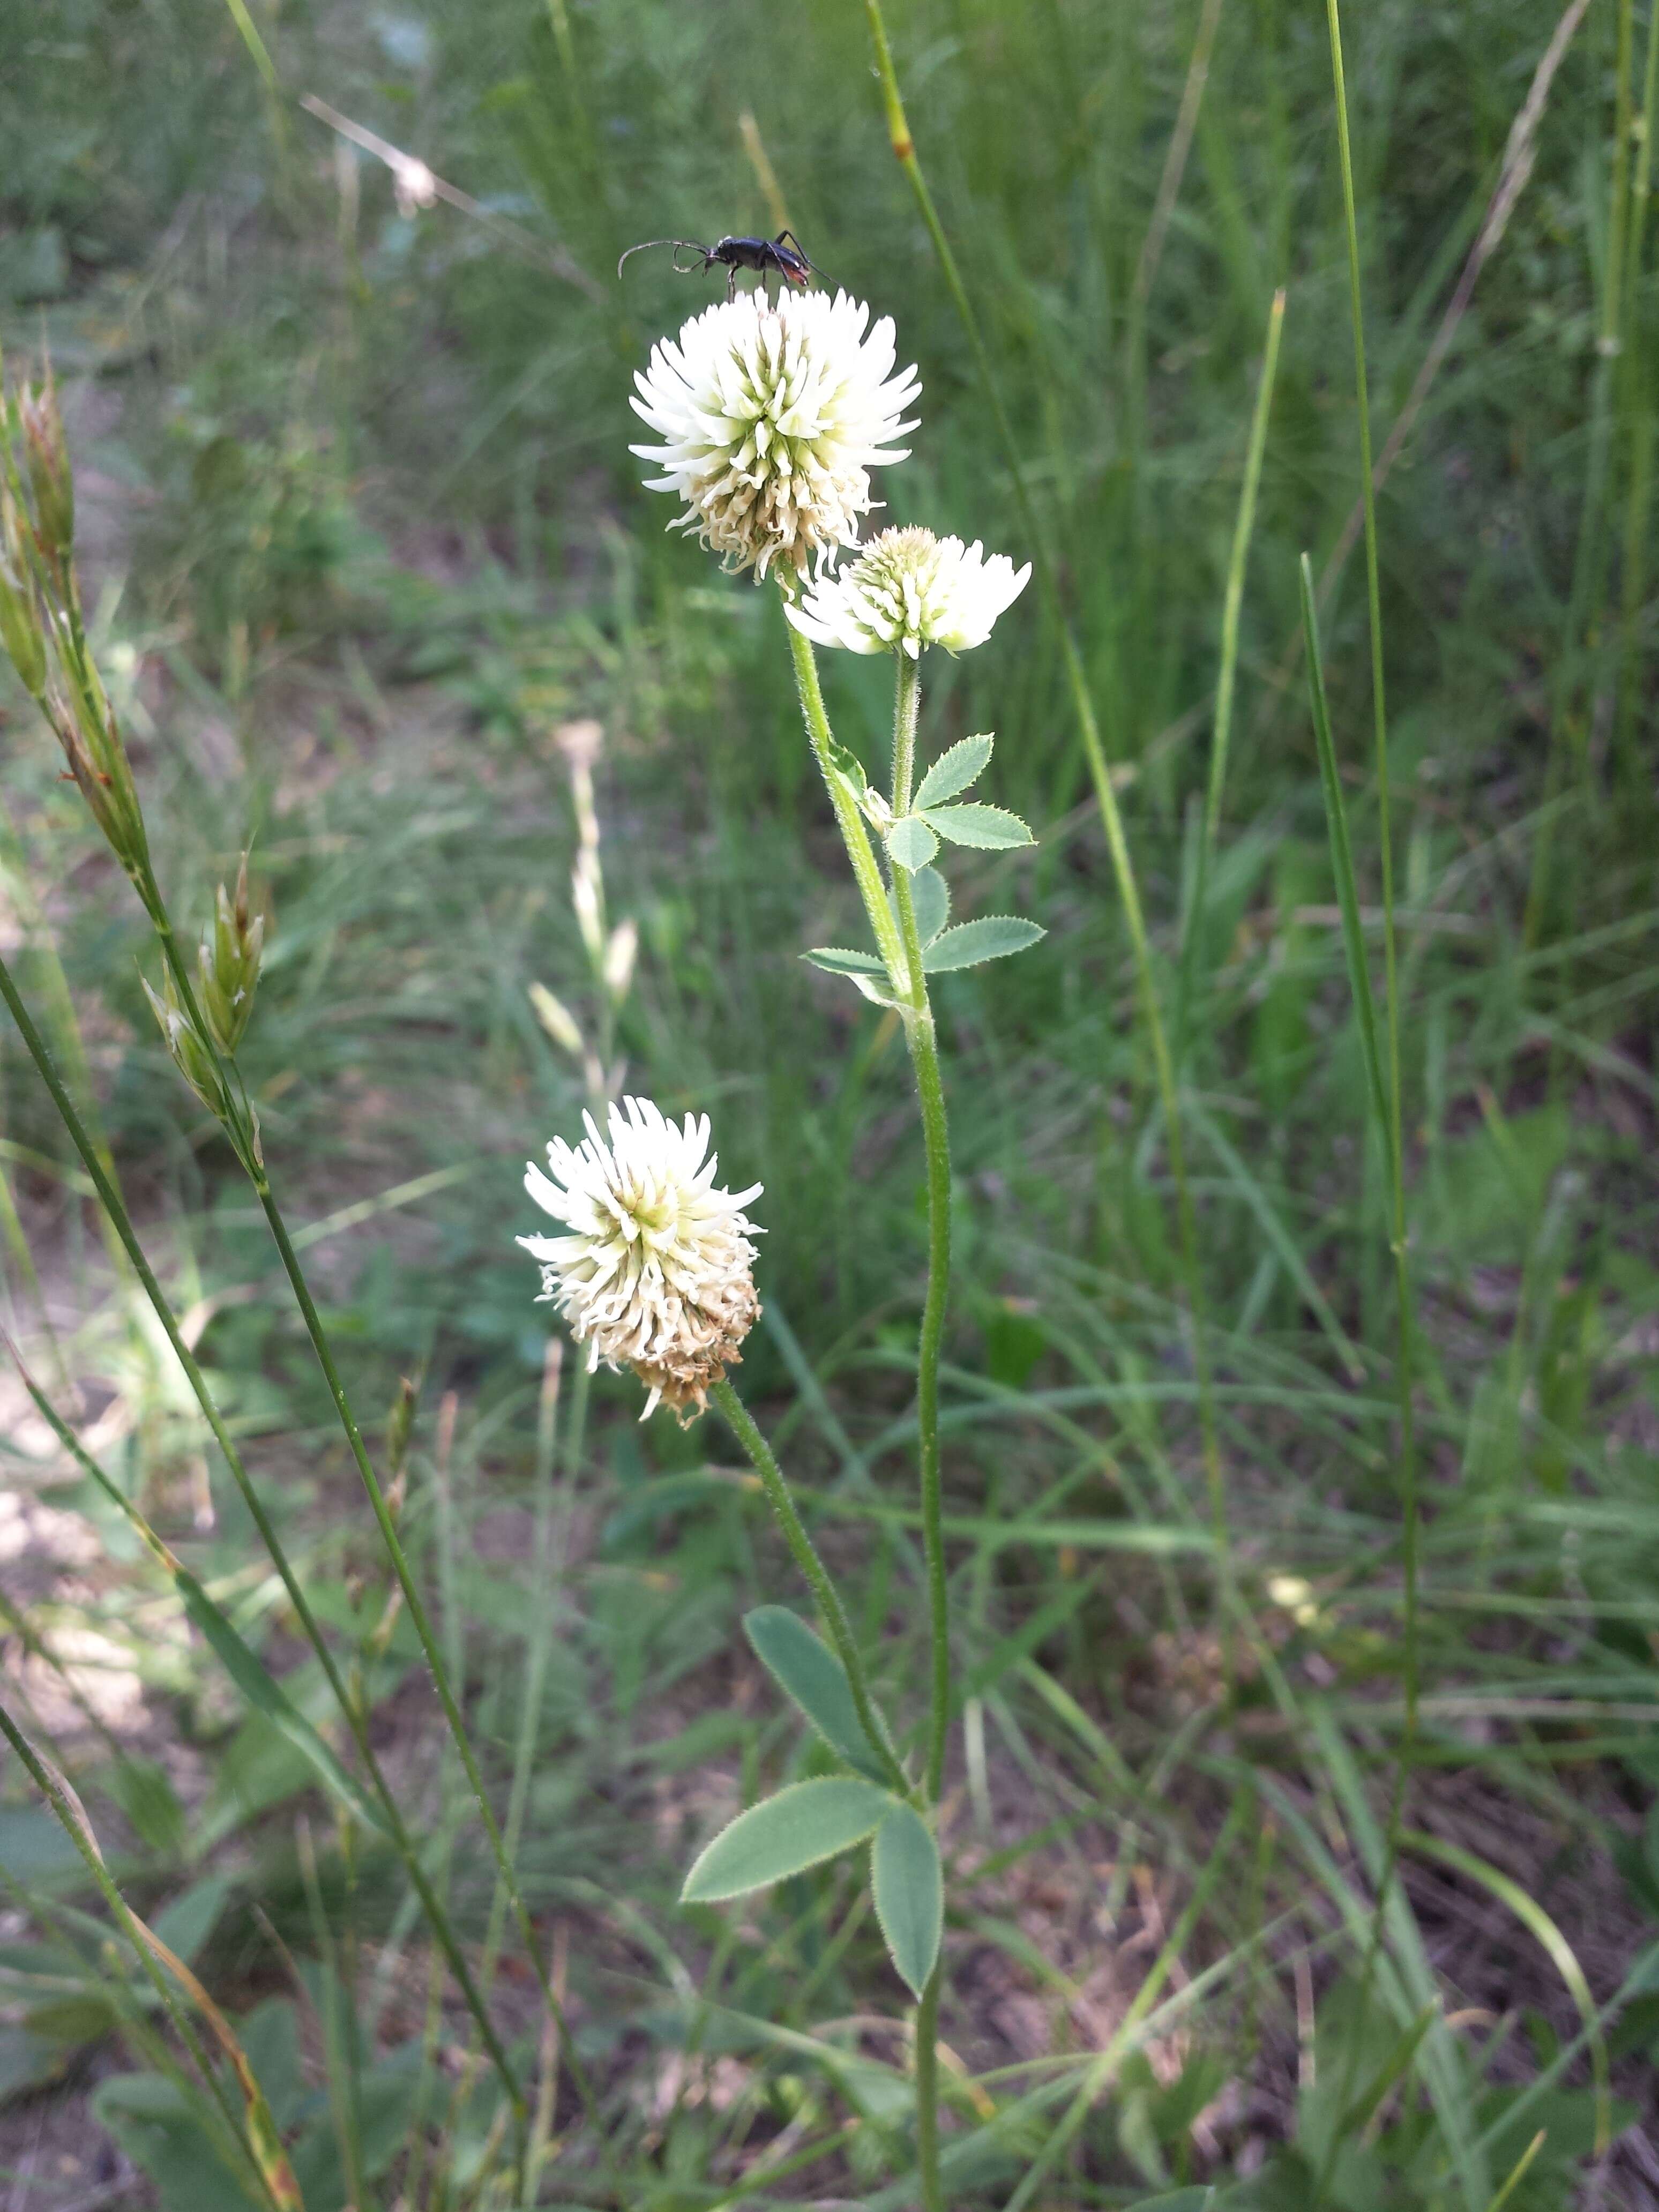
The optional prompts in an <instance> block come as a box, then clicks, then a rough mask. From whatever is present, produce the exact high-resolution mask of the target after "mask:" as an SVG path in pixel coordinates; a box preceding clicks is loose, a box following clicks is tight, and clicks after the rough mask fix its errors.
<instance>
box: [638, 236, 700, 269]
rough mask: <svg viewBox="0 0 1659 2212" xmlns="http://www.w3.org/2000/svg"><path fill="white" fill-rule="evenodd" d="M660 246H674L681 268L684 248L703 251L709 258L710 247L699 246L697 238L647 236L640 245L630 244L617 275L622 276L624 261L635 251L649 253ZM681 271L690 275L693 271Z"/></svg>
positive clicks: (676, 259)
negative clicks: (680, 258)
mask: <svg viewBox="0 0 1659 2212" xmlns="http://www.w3.org/2000/svg"><path fill="white" fill-rule="evenodd" d="M656 246H672V247H673V249H674V254H675V267H676V268H677V269H678V268H679V255H680V253H681V252H682V250H684V249H688V248H689V250H690V252H693V253H701V254H702V257H703V258H704V259H705V260H707V259H708V247H707V246H699V245H698V243H697V241H696V239H695V238H647V239H646V240H643V241H642V242H641V244H640V245H638V246H629V249H628V252H626V253H624V254H623V258H622V261H619V262H618V263H617V276H621V275H622V272H623V261H626V260H628V259H629V258H630V257H631V256H632V255H634V254H635V253H649V252H652V250H653V248H654V247H656ZM679 273H680V275H681V276H690V275H691V274H692V271H691V270H689V269H680V270H679Z"/></svg>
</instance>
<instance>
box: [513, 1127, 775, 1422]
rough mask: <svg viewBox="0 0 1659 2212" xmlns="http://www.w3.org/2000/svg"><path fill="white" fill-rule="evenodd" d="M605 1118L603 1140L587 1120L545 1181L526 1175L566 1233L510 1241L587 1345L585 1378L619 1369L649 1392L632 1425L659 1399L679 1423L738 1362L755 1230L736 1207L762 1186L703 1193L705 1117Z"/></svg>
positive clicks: (556, 1144)
mask: <svg viewBox="0 0 1659 2212" xmlns="http://www.w3.org/2000/svg"><path fill="white" fill-rule="evenodd" d="M609 1118H610V1128H609V1131H608V1139H609V1140H608V1141H607V1139H606V1138H605V1137H601V1136H600V1134H599V1130H598V1129H597V1128H596V1127H595V1126H594V1122H593V1117H592V1115H591V1114H584V1115H583V1116H582V1121H583V1123H584V1125H585V1127H586V1130H587V1135H586V1139H585V1140H584V1142H582V1143H581V1144H580V1145H577V1146H574V1147H573V1146H569V1145H567V1144H566V1143H565V1142H564V1140H563V1139H562V1138H560V1137H555V1138H554V1139H553V1141H552V1143H551V1144H550V1145H549V1146H548V1148H547V1160H548V1165H549V1167H550V1169H551V1170H552V1176H551V1178H550V1177H548V1176H544V1174H543V1173H542V1171H541V1170H540V1169H539V1168H538V1167H537V1166H536V1165H535V1164H534V1163H533V1162H532V1164H531V1165H530V1166H529V1167H527V1168H526V1170H525V1178H524V1182H525V1188H526V1190H527V1191H528V1192H529V1193H530V1195H531V1196H532V1198H533V1199H534V1200H535V1201H536V1203H537V1205H538V1206H541V1207H542V1208H543V1209H544V1211H545V1212H548V1213H550V1214H551V1215H552V1216H553V1218H554V1219H555V1220H556V1221H561V1222H562V1223H563V1224H564V1225H565V1227H566V1229H567V1230H568V1231H569V1234H568V1236H564V1237H520V1238H519V1240H518V1241H519V1243H520V1244H522V1245H523V1247H524V1249H525V1250H526V1252H528V1253H530V1254H531V1255H532V1257H533V1258H535V1259H537V1260H539V1261H541V1263H542V1291H541V1295H542V1297H544V1298H550V1299H551V1300H552V1301H553V1302H554V1304H556V1306H557V1308H558V1310H559V1312H560V1313H561V1314H562V1316H564V1318H565V1320H566V1321H567V1322H568V1323H569V1324H570V1331H571V1334H572V1335H573V1336H574V1338H575V1340H576V1341H577V1343H578V1344H585V1345H586V1346H587V1365H588V1371H589V1372H590V1373H592V1370H593V1369H594V1368H596V1367H597V1366H598V1365H599V1362H600V1360H601V1359H603V1360H604V1361H605V1364H606V1365H607V1366H608V1367H613V1368H618V1369H620V1368H623V1367H631V1368H632V1369H633V1370H634V1372H635V1374H636V1375H637V1376H639V1378H640V1380H641V1383H644V1384H645V1386H646V1388H647V1389H648V1390H649V1392H650V1394H651V1395H650V1397H649V1399H648V1400H647V1404H646V1408H645V1413H644V1414H641V1417H640V1418H641V1419H642V1420H643V1419H645V1415H646V1414H648V1413H651V1412H652V1411H653V1409H654V1407H656V1406H657V1404H658V1403H659V1401H661V1402H663V1403H665V1404H666V1405H668V1406H670V1407H672V1409H673V1411H674V1412H675V1413H677V1414H678V1416H679V1418H680V1420H681V1422H682V1423H683V1424H684V1422H685V1421H687V1420H689V1419H690V1413H691V1410H692V1409H693V1408H695V1409H696V1411H697V1412H698V1413H702V1411H703V1410H704V1409H705V1407H707V1405H708V1389H709V1387H710V1385H711V1384H713V1383H718V1382H719V1381H720V1377H721V1376H723V1375H724V1374H725V1372H726V1369H727V1368H728V1367H731V1366H735V1365H736V1364H738V1360H739V1359H740V1358H741V1357H742V1353H741V1352H740V1350H739V1347H740V1346H741V1345H742V1343H743V1340H744V1337H745V1336H747V1334H749V1331H750V1328H752V1327H753V1325H754V1323H755V1321H756V1319H757V1316H758V1315H759V1313H760V1305H759V1303H758V1301H757V1298H756V1297H755V1283H754V1277H753V1275H752V1274H751V1273H750V1268H751V1266H752V1263H753V1261H754V1257H755V1247H754V1246H753V1244H752V1243H750V1241H749V1240H750V1237H758V1236H761V1235H763V1233H764V1232H763V1231H761V1230H759V1229H757V1227H756V1225H755V1224H754V1223H753V1222H752V1221H749V1220H746V1219H745V1218H744V1212H743V1209H744V1206H747V1205H748V1203H749V1201H750V1199H752V1198H757V1197H759V1195H760V1191H761V1186H760V1184H759V1183H756V1184H755V1185H754V1186H753V1188H750V1189H749V1190H744V1191H737V1192H732V1191H729V1190H716V1189H715V1188H714V1174H715V1170H716V1169H717V1167H718V1166H719V1161H718V1159H717V1158H716V1157H715V1155H714V1153H712V1152H709V1150H708V1115H702V1116H700V1117H696V1118H694V1117H693V1116H692V1115H690V1114H688V1115H686V1117H685V1121H684V1124H683V1125H679V1126H677V1125H676V1124H675V1123H674V1122H672V1121H668V1120H666V1119H665V1117H664V1115H662V1113H661V1112H660V1110H659V1109H658V1108H657V1107H655V1106H654V1105H653V1104H652V1103H651V1101H650V1100H649V1099H648V1098H624V1099H623V1102H622V1104H621V1106H620V1107H618V1106H616V1105H613V1106H612V1107H611V1110H610V1117H609ZM705 1155H706V1157H705Z"/></svg>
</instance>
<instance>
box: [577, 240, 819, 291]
mask: <svg viewBox="0 0 1659 2212" xmlns="http://www.w3.org/2000/svg"><path fill="white" fill-rule="evenodd" d="M786 240H787V244H786V242H785V241H786ZM654 246H672V247H673V249H674V271H675V274H676V275H677V276H696V275H697V274H698V272H699V270H710V269H724V270H726V298H727V299H728V300H730V299H733V298H735V297H736V295H737V289H738V270H739V269H750V270H753V271H754V273H755V274H756V276H758V277H759V278H760V280H761V283H762V285H763V286H764V285H765V284H766V283H767V280H768V279H769V277H772V276H781V277H782V279H783V281H784V283H786V284H793V286H794V287H795V288H796V289H797V290H798V291H805V289H806V280H807V278H808V277H809V276H822V275H823V270H821V269H815V268H814V267H813V265H812V264H811V262H810V261H809V260H808V259H807V258H806V254H805V249H804V248H803V246H802V245H801V242H800V240H799V239H798V238H797V237H796V235H795V234H794V232H793V230H781V231H780V232H779V233H778V234H777V236H776V237H775V238H722V239H719V240H716V241H715V243H714V245H713V246H700V245H699V244H698V243H697V241H696V239H695V238H647V240H645V241H644V243H643V244H642V245H640V246H629V249H628V253H624V254H623V258H622V261H619V262H618V263H617V276H621V275H622V272H623V261H626V260H627V259H628V258H629V254H632V253H649V252H651V251H652V249H653V247H654ZM682 253H696V254H698V255H700V256H701V257H702V258H701V260H700V261H682V260H681V259H680V256H681V254H682Z"/></svg>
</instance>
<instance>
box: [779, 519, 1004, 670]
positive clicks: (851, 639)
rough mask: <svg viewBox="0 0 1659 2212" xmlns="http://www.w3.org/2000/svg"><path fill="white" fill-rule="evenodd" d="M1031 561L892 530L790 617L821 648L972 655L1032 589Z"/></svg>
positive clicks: (808, 595) (818, 586)
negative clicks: (932, 648) (1020, 564)
mask: <svg viewBox="0 0 1659 2212" xmlns="http://www.w3.org/2000/svg"><path fill="white" fill-rule="evenodd" d="M1030 574H1031V568H1030V562H1027V563H1026V565H1025V566H1024V568H1015V566H1014V564H1013V562H1012V561H1011V560H1009V558H1008V556H1007V555H1006V553H993V554H991V555H989V556H987V554H986V552H985V550H984V548H983V547H982V546H981V544H980V543H979V541H978V539H977V538H975V541H974V543H973V544H971V545H964V544H963V542H962V540H961V538H935V537H934V535H933V532H932V531H931V530H921V529H904V530H884V531H883V532H881V534H880V536H879V537H878V538H872V539H871V541H870V543H869V544H868V545H867V546H866V548H865V549H864V550H863V552H862V553H860V556H859V557H858V559H857V560H856V561H855V562H854V563H853V565H852V567H851V568H845V569H843V570H842V573H841V574H839V575H836V576H824V577H820V578H819V579H818V580H817V582H815V583H813V584H812V585H811V586H809V588H808V589H807V591H806V592H805V595H804V596H803V597H802V599H800V600H799V603H798V604H797V605H793V606H791V607H787V608H786V609H785V610H784V611H785V613H786V614H787V616H788V617H789V619H790V621H791V622H792V623H793V624H794V625H795V628H796V629H798V630H799V631H801V632H802V633H803V635H805V636H807V637H810V638H811V639H812V640H813V641H815V642H816V643H817V644H819V645H838V646H841V647H844V648H845V649H846V650H847V651H848V652H849V653H908V654H909V656H910V658H911V659H912V660H915V659H919V658H920V656H921V649H922V647H924V646H927V645H942V646H943V647H945V651H946V652H947V653H966V652H967V651H968V650H969V648H970V647H973V646H975V645H983V644H984V642H985V641H986V639H987V637H989V635H991V631H992V628H993V626H994V623H995V622H996V619H997V617H998V616H999V615H1000V614H1002V613H1004V612H1005V611H1006V609H1007V608H1009V607H1011V606H1012V605H1013V603H1014V601H1015V600H1016V599H1018V597H1019V595H1020V593H1021V592H1023V591H1024V589H1025V586H1026V583H1027V582H1028V580H1030Z"/></svg>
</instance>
